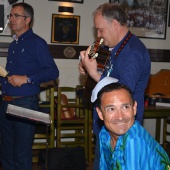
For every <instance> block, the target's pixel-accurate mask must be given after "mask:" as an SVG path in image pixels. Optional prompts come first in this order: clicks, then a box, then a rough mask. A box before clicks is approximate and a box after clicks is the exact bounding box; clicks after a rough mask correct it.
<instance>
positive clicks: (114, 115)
mask: <svg viewBox="0 0 170 170" xmlns="http://www.w3.org/2000/svg"><path fill="white" fill-rule="evenodd" d="M108 78H109V80H108ZM111 79H113V80H112V82H114V83H111ZM96 99H97V101H96ZM91 100H92V102H94V101H96V102H97V107H96V110H97V113H98V116H99V118H100V119H101V120H103V121H104V126H103V127H102V129H101V131H100V134H99V142H100V154H101V156H100V170H103V169H104V170H144V169H146V170H160V169H162V170H163V169H170V161H169V157H168V155H167V153H166V152H165V150H164V149H163V148H162V146H161V145H160V144H159V143H158V142H157V141H156V140H155V139H154V138H153V137H152V136H151V135H150V134H149V133H148V132H147V131H146V130H145V129H144V128H143V127H142V126H141V125H140V123H139V122H138V121H137V120H135V115H136V111H137V102H136V101H134V100H133V96H132V92H131V90H130V89H129V88H128V87H127V86H125V85H123V84H120V83H117V79H116V80H115V79H114V78H111V77H106V78H104V79H102V80H101V81H100V82H99V83H98V84H97V85H96V87H95V88H94V90H93V93H92V98H91Z"/></svg>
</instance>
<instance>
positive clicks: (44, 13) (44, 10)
mask: <svg viewBox="0 0 170 170" xmlns="http://www.w3.org/2000/svg"><path fill="white" fill-rule="evenodd" d="M24 2H26V3H29V4H30V5H32V6H33V8H34V10H35V22H34V25H33V30H34V32H35V33H37V34H38V35H40V36H41V37H43V38H44V39H45V40H46V41H47V43H49V44H50V43H51V20H52V14H57V13H58V6H59V5H68V6H73V7H74V15H80V38H79V45H90V44H91V43H92V42H93V41H94V39H95V37H94V32H93V21H92V12H93V10H94V9H96V8H97V7H98V6H99V5H100V4H102V3H104V2H108V0H84V4H79V3H66V2H55V1H48V0H25V1H24ZM141 40H142V42H143V43H144V44H145V45H146V47H147V48H149V49H170V45H169V44H170V27H169V28H168V27H167V34H166V40H160V39H144V38H143V39H141ZM11 41H12V39H11V38H9V37H5V36H0V42H11ZM169 57H170V56H169ZM55 62H56V64H57V65H58V67H59V70H60V78H59V85H60V86H64V85H66V86H75V85H77V84H79V83H80V81H79V79H80V75H79V73H78V68H77V65H78V60H73V59H72V60H70V59H65V60H64V59H55ZM5 63H6V59H5V58H3V57H1V58H0V64H1V65H5ZM165 68H167V69H170V63H157V62H156V63H154V62H153V63H152V68H151V73H152V74H154V73H156V72H157V71H159V70H160V69H165ZM153 123H154V122H153ZM145 124H146V126H147V125H148V123H145ZM149 124H150V123H149ZM150 127H152V125H150ZM151 133H152V134H153V135H154V132H152V129H151Z"/></svg>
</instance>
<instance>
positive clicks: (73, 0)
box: [48, 0, 84, 4]
mask: <svg viewBox="0 0 170 170" xmlns="http://www.w3.org/2000/svg"><path fill="white" fill-rule="evenodd" d="M48 1H59V2H70V3H81V4H83V1H84V0H48Z"/></svg>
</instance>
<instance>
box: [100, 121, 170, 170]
mask: <svg viewBox="0 0 170 170" xmlns="http://www.w3.org/2000/svg"><path fill="white" fill-rule="evenodd" d="M99 140H100V153H101V157H100V169H101V170H164V169H165V170H166V169H167V170H168V169H169V168H170V161H169V157H168V155H167V153H166V152H165V150H164V149H163V148H162V146H161V145H160V144H159V143H158V142H157V141H156V140H155V139H154V138H153V137H152V136H151V135H150V134H149V133H148V132H147V131H146V130H145V129H144V128H143V127H142V126H141V125H140V124H139V122H138V121H135V123H134V125H133V126H132V127H131V128H130V129H129V130H128V131H127V133H126V134H125V135H123V136H119V138H118V140H117V143H116V146H115V148H114V150H112V148H111V145H110V140H111V137H110V134H109V132H108V130H107V129H106V127H105V126H103V128H102V129H101V131H100V136H99Z"/></svg>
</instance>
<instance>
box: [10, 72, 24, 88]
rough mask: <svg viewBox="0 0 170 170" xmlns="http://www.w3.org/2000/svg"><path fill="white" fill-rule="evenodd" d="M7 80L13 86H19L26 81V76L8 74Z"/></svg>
mask: <svg viewBox="0 0 170 170" xmlns="http://www.w3.org/2000/svg"><path fill="white" fill-rule="evenodd" d="M8 82H9V83H10V84H11V85H12V86H14V87H20V86H21V85H22V84H26V83H27V76H19V75H12V76H8Z"/></svg>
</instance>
